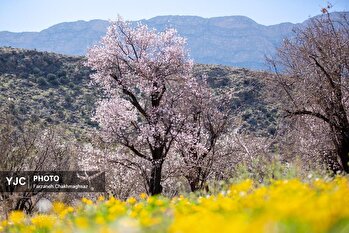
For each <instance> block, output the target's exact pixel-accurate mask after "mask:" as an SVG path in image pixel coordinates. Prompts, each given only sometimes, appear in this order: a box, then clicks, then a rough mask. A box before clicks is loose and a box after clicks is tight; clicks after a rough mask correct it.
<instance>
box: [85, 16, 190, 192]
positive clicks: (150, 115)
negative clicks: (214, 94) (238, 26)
mask: <svg viewBox="0 0 349 233" xmlns="http://www.w3.org/2000/svg"><path fill="white" fill-rule="evenodd" d="M87 58H88V61H87V65H88V66H89V67H91V68H92V69H93V70H95V73H94V74H93V75H92V77H91V78H92V80H93V82H95V83H96V84H97V85H99V86H101V87H102V88H103V90H104V91H105V98H104V99H102V100H101V101H100V102H99V104H98V107H97V109H96V114H95V119H96V120H97V121H98V123H99V125H100V128H101V132H102V136H103V138H104V139H105V141H107V142H111V143H117V144H119V145H122V146H123V147H125V148H127V149H128V150H129V152H130V153H132V154H133V155H135V156H136V157H138V158H140V159H142V160H143V161H144V163H145V164H150V169H149V178H148V179H147V181H146V182H147V184H148V192H149V193H150V194H151V195H155V194H159V193H161V192H162V185H161V172H162V165H163V162H164V160H165V158H166V156H167V155H168V153H169V151H170V149H171V147H172V145H173V144H174V141H175V139H176V137H177V135H178V134H179V132H180V131H181V129H182V128H183V125H184V123H185V120H186V117H185V115H183V114H182V113H181V106H185V103H186V102H187V100H186V91H187V90H190V89H191V86H192V85H193V83H195V80H194V79H193V78H192V77H191V75H190V73H191V70H192V62H191V60H190V59H189V58H188V53H187V51H186V49H185V39H184V38H182V37H180V36H179V35H178V34H177V32H176V31H175V30H173V29H168V30H165V31H164V32H157V31H156V30H155V29H149V28H148V27H147V26H146V25H141V24H138V25H136V26H135V27H133V26H132V25H130V24H129V23H127V22H125V21H123V20H121V19H119V20H118V21H116V22H113V23H112V24H111V26H110V27H109V28H108V30H107V34H106V35H105V36H104V37H103V38H102V39H101V41H100V43H99V44H98V45H96V46H94V47H92V48H91V49H90V50H89V52H88V55H87Z"/></svg>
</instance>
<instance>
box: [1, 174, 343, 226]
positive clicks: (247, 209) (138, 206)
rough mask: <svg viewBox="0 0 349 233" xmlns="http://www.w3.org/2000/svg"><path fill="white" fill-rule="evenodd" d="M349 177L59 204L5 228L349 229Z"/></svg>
mask: <svg viewBox="0 0 349 233" xmlns="http://www.w3.org/2000/svg"><path fill="white" fill-rule="evenodd" d="M348 203H349V179H348V178H346V177H337V178H335V179H332V180H323V179H314V180H313V181H312V182H301V181H299V180H297V179H292V180H276V181H271V182H270V184H268V185H261V184H256V183H254V182H253V181H251V180H245V181H242V182H239V183H236V184H233V185H231V186H229V187H228V188H226V189H224V190H222V191H221V192H220V193H217V194H215V195H212V194H211V195H199V194H191V195H188V196H178V197H174V198H172V199H170V198H166V197H163V196H157V197H148V196H147V195H146V194H141V195H140V196H139V197H131V198H129V199H127V200H126V201H120V200H117V199H114V198H108V199H105V198H104V197H102V196H101V197H99V198H98V200H95V201H92V200H89V199H86V198H83V199H82V200H81V203H80V204H79V205H76V206H67V205H65V204H63V203H54V204H53V209H52V212H51V213H47V214H33V215H31V216H28V215H25V214H24V213H22V212H12V213H10V214H9V216H8V218H7V219H6V220H3V221H2V222H1V226H0V229H1V232H25V233H27V232H28V233H29V232H38V233H39V232H41V233H43V232H57V233H58V232H171V233H181V232H183V233H184V232H191V233H193V232H200V233H204V232H234V233H239V232H246V233H247V232H248V233H251V232H261V233H262V232H264V233H277V232H290V233H291V232H304V233H310V232H318V233H320V232H331V233H334V232H338V233H347V232H349V208H348V206H347V205H348Z"/></svg>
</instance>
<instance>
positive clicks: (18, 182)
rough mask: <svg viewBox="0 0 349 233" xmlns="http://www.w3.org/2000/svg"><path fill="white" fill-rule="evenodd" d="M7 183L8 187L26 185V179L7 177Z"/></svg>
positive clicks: (22, 177)
mask: <svg viewBox="0 0 349 233" xmlns="http://www.w3.org/2000/svg"><path fill="white" fill-rule="evenodd" d="M6 181H7V185H14V186H17V185H21V186H23V185H26V177H24V176H20V177H7V176H6Z"/></svg>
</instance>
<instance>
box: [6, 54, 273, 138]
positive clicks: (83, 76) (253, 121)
mask: <svg viewBox="0 0 349 233" xmlns="http://www.w3.org/2000/svg"><path fill="white" fill-rule="evenodd" d="M84 61H85V58H84V57H77V56H66V55H60V54H55V53H48V52H39V51H35V50H26V49H14V48H1V47H0V111H1V108H2V107H4V108H6V109H8V110H9V111H10V112H11V114H12V115H14V116H16V120H17V121H18V122H38V123H40V124H42V125H60V124H64V125H68V126H69V127H70V128H71V129H72V131H73V132H75V133H76V134H79V132H81V131H84V130H86V129H88V128H91V127H96V123H95V122H93V121H91V117H92V115H93V111H94V109H95V103H96V101H97V100H98V99H99V97H100V96H101V93H99V92H98V90H96V88H93V87H91V86H90V85H89V83H90V79H89V75H90V73H91V71H90V70H89V69H88V68H87V67H85V66H84V65H83V63H84ZM194 74H195V75H197V76H202V75H203V74H206V75H207V76H208V82H209V84H210V86H211V87H212V88H214V89H216V90H217V89H220V90H222V89H225V90H226V91H230V92H231V93H233V96H234V98H233V100H232V101H231V107H232V109H234V113H233V114H234V116H235V117H236V118H237V119H239V121H240V119H241V124H239V126H241V129H242V130H247V131H249V132H253V133H256V134H258V135H272V134H273V133H274V132H275V128H276V121H277V109H276V107H275V106H273V105H271V104H268V103H267V102H265V99H264V97H263V93H265V92H266V89H265V84H264V83H263V80H262V79H260V78H258V72H254V71H250V70H247V69H244V68H232V67H227V66H218V65H198V64H197V65H195V66H194ZM19 125H20V124H19ZM77 136H79V135H77Z"/></svg>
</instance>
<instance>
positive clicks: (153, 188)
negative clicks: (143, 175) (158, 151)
mask: <svg viewBox="0 0 349 233" xmlns="http://www.w3.org/2000/svg"><path fill="white" fill-rule="evenodd" d="M162 163H163V162H162V160H155V161H154V162H153V164H152V168H151V175H150V183H149V193H150V195H152V196H153V195H157V194H161V193H162V185H161V171H162Z"/></svg>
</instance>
